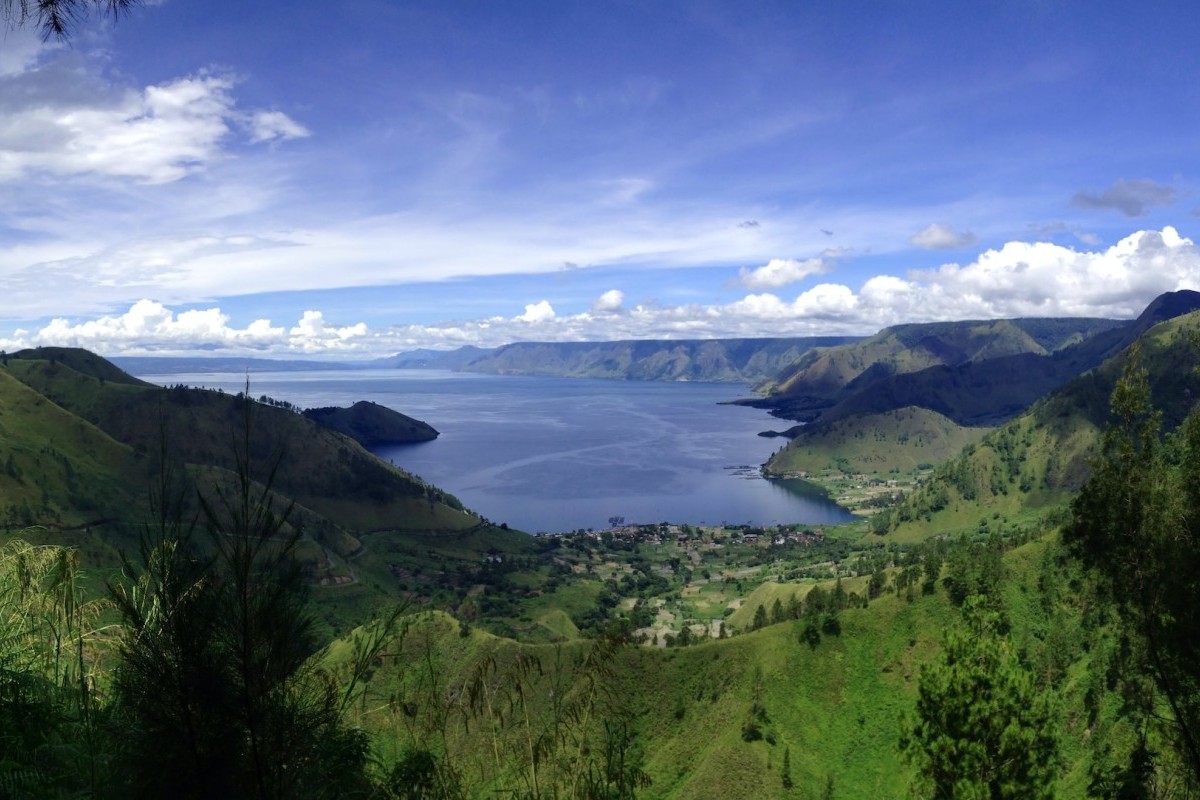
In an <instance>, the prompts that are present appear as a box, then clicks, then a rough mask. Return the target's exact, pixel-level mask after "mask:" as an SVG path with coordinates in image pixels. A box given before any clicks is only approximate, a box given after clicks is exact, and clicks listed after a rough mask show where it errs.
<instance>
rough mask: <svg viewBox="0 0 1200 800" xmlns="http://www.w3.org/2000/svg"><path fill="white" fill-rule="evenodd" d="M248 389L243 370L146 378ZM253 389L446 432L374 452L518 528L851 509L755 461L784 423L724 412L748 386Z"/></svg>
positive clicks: (455, 378)
mask: <svg viewBox="0 0 1200 800" xmlns="http://www.w3.org/2000/svg"><path fill="white" fill-rule="evenodd" d="M146 377H147V379H149V380H154V381H157V382H159V383H162V384H175V383H185V384H187V385H190V386H206V387H210V388H221V389H224V390H225V391H226V392H238V391H241V390H242V389H243V388H244V386H245V383H246V375H245V374H244V373H204V374H198V373H197V374H180V375H155V376H146ZM250 393H251V394H252V395H253V396H255V397H259V396H261V395H263V394H266V395H269V396H271V397H273V398H275V399H277V400H287V401H289V402H291V403H293V404H295V405H297V406H299V407H301V408H313V407H318V406H330V405H337V406H348V405H350V404H352V403H354V402H356V401H358V400H371V401H374V402H376V403H379V404H381V405H385V406H388V407H390V408H393V409H395V410H397V411H400V412H402V413H404V414H408V415H409V416H412V417H416V418H417V419H421V420H424V421H425V422H428V423H429V424H430V425H432V426H433V427H434V428H436V429H437V430H438V431H440V432H441V436H440V437H439V438H438V439H437V440H435V441H432V442H426V443H422V444H414V445H403V446H396V447H382V448H378V449H377V450H376V453H377V454H378V455H379V456H380V457H382V458H384V459H385V460H390V461H392V462H393V463H395V464H396V466H398V467H401V468H403V469H405V470H408V471H409V472H412V473H415V474H417V475H419V476H421V477H422V478H424V479H425V480H427V481H429V482H430V483H433V484H434V485H436V486H438V487H439V488H441V489H444V490H446V491H448V492H451V493H452V494H454V495H456V496H457V497H458V498H459V499H460V500H461V501H462V502H463V503H464V505H466V506H467V507H468V508H470V509H472V510H474V511H476V512H477V513H479V514H482V515H483V516H485V517H487V518H488V519H490V520H492V521H493V522H496V523H501V522H507V523H508V524H509V525H510V526H512V527H514V528H518V529H520V530H524V531H529V532H531V533H536V532H555V531H567V530H576V529H579V528H597V529H599V528H605V527H608V520H609V518H610V517H614V516H620V517H624V518H625V519H626V520H627V521H629V522H660V521H670V522H678V523H683V522H686V523H691V524H705V523H707V524H717V523H721V522H729V523H751V524H761V525H771V524H775V523H791V522H798V523H806V524H828V523H833V522H842V521H846V520H848V519H852V517H851V516H850V514H849V513H848V512H846V511H845V510H844V509H842V508H840V507H839V506H837V505H836V504H835V503H833V502H832V501H830V500H829V499H828V498H826V497H824V496H823V495H822V494H821V493H820V492H819V491H818V490H817V489H815V488H814V487H812V486H810V485H808V484H805V483H803V482H801V481H768V480H764V479H763V478H762V477H761V476H760V475H759V473H758V465H759V464H761V463H762V462H763V461H765V460H766V459H767V458H768V457H769V456H770V454H771V453H772V452H773V451H774V450H775V449H776V448H778V447H779V446H780V444H781V443H782V441H783V440H781V439H774V438H772V439H768V438H764V437H761V436H758V435H757V433H758V432H759V431H763V430H768V429H779V428H781V427H785V426H786V424H787V423H784V422H782V421H781V420H777V419H774V418H772V417H770V416H769V415H768V414H766V413H765V412H762V411H759V410H757V409H750V408H744V407H741V406H728V405H719V403H721V402H722V401H727V400H731V399H734V398H736V397H739V396H745V395H746V394H747V390H746V387H745V386H741V385H731V384H703V383H653V382H630V381H604V380H586V379H574V378H531V377H514V376H490V375H472V374H466V373H456V372H447V371H441V370H387V371H384V370H356V371H308V372H261V373H252V374H251V375H250Z"/></svg>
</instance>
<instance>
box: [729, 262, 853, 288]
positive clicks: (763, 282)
mask: <svg viewBox="0 0 1200 800" xmlns="http://www.w3.org/2000/svg"><path fill="white" fill-rule="evenodd" d="M830 267H831V265H830V264H829V263H828V262H827V261H825V260H824V259H821V258H808V259H805V260H804V261H797V260H795V259H792V258H772V259H771V260H770V261H768V262H767V263H766V264H764V265H763V266H761V267H757V268H755V269H746V268H745V267H743V268H742V269H741V270H740V271H739V272H738V282H739V283H740V284H741V285H742V286H744V287H746V288H747V289H778V288H779V287H781V286H787V285H788V284H789V283H796V282H798V281H802V280H804V279H805V278H808V277H810V276H812V275H821V274H823V273H825V272H828V271H829V270H830Z"/></svg>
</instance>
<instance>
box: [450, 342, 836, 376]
mask: <svg viewBox="0 0 1200 800" xmlns="http://www.w3.org/2000/svg"><path fill="white" fill-rule="evenodd" d="M848 341H854V337H846V336H825V337H809V338H794V339H714V340H707V341H661V340H641V341H628V342H518V343H516V344H510V345H507V346H505V347H501V348H498V349H497V350H495V351H494V352H493V353H491V354H490V355H485V356H483V357H481V358H479V359H476V360H474V361H472V362H471V363H469V364H467V365H466V366H464V367H463V369H464V370H466V371H468V372H485V373H492V374H502V375H545V376H553V377H570V378H614V379H619V380H639V381H737V382H750V383H753V382H757V381H761V380H764V379H766V378H768V377H770V376H772V375H774V374H775V373H777V372H778V371H779V370H780V369H782V368H783V367H785V366H786V365H788V364H791V363H792V362H794V361H795V360H796V359H798V358H800V357H801V356H802V355H803V354H804V353H807V352H808V351H810V350H811V349H812V348H814V347H829V346H834V345H838V344H843V343H845V342H848Z"/></svg>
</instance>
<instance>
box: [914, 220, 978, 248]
mask: <svg viewBox="0 0 1200 800" xmlns="http://www.w3.org/2000/svg"><path fill="white" fill-rule="evenodd" d="M909 241H911V242H912V243H913V244H914V245H915V246H917V247H920V248H922V249H925V250H957V249H960V248H963V247H970V246H971V245H973V244H975V242H976V241H977V240H976V237H975V234H973V233H971V232H970V231H963V232H961V233H960V232H958V231H956V230H954V228H951V227H950V226H949V225H942V224H940V223H937V222H935V223H933V224H932V225H929V226H928V227H926V228H924V229H923V230H922V231H921V232H920V233H917V234H914V235H913V237H912V238H911V239H910V240H909Z"/></svg>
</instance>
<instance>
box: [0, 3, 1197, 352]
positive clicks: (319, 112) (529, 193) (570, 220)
mask: <svg viewBox="0 0 1200 800" xmlns="http://www.w3.org/2000/svg"><path fill="white" fill-rule="evenodd" d="M1184 14H1186V15H1188V16H1190V15H1191V14H1192V12H1191V10H1190V8H1189V7H1183V6H1178V7H1177V6H1176V5H1175V4H1169V3H1168V4H1155V5H1151V6H1144V7H1143V6H1138V7H1124V6H1120V5H1117V4H1106V5H1105V6H1104V7H1103V8H1102V9H1101V10H1100V11H1098V10H1097V7H1096V6H1095V4H1092V3H1084V2H1082V0H1063V1H1062V2H1056V3H1053V4H1046V3H1041V2H1034V0H1017V2H1012V3H1004V4H1000V5H999V6H996V7H987V6H970V7H966V6H963V5H962V4H961V3H957V2H953V1H952V0H933V2H931V3H928V4H924V5H921V6H919V7H918V6H911V5H903V4H896V5H880V6H873V7H872V8H871V9H870V11H869V12H864V10H863V9H861V8H858V7H856V6H854V5H852V4H829V5H827V6H821V5H801V4H796V3H792V2H787V0H764V2H761V3H755V4H753V5H752V6H745V5H744V4H734V3H729V2H723V1H722V0H711V1H710V0H704V2H695V3H694V2H681V1H679V2H676V1H673V0H667V2H663V3H654V4H630V3H626V2H621V1H620V0H564V2H561V3H554V4H532V5H531V4H482V5H476V6H473V7H471V8H469V9H461V8H455V7H448V6H446V5H445V4H442V3H436V2H432V0H412V1H411V2H405V3H402V4H332V5H331V4H329V3H323V2H317V0H289V2H287V3H284V2H283V0H263V1H262V2H259V3H254V4H251V5H250V6H248V7H246V8H239V9H238V10H237V14H236V16H235V15H234V14H232V13H231V12H229V11H227V10H225V9H216V10H214V9H212V8H210V7H209V6H207V5H204V4H197V3H188V2H184V1H183V0H163V2H156V3H152V4H150V3H148V4H145V5H140V6H138V7H137V8H135V9H133V10H132V11H131V12H130V13H129V14H127V15H123V16H122V17H121V19H120V20H119V21H118V22H116V23H115V24H114V23H111V22H109V21H102V20H101V19H99V18H98V17H96V16H92V17H87V18H84V19H82V20H81V21H80V22H79V25H78V30H76V31H75V32H73V34H72V38H71V40H70V42H69V43H61V42H53V41H51V42H43V41H41V39H40V37H39V33H38V31H36V30H31V29H28V28H18V29H16V30H9V31H6V32H5V33H4V38H3V40H2V41H0V111H2V112H3V113H2V114H0V119H3V120H4V121H3V123H2V124H0V298H2V299H0V349H5V350H9V351H11V350H17V349H22V348H25V347H32V346H37V345H60V346H77V347H83V348H87V349H90V350H94V351H97V352H100V351H103V352H105V353H108V354H113V355H117V354H128V355H136V354H147V353H149V352H153V351H166V350H170V351H171V352H172V353H175V354H192V353H196V354H199V353H200V352H203V351H209V352H214V353H219V354H222V355H233V356H247V355H251V354H252V355H253V356H254V357H268V358H287V359H293V358H321V359H328V358H355V359H360V358H361V359H369V358H377V357H384V356H386V355H388V354H393V353H397V352H403V351H408V350H413V349H421V348H428V349H453V348H456V347H459V346H463V345H476V346H481V347H495V346H500V345H502V344H507V343H512V342H522V341H546V342H559V341H620V340H646V339H652V340H657V339H728V338H761V337H771V336H812V335H854V336H864V335H870V334H871V333H874V332H875V331H877V330H879V329H881V328H885V327H888V326H889V325H894V324H897V323H901V322H936V321H950V320H957V319H968V318H970V319H999V318H1011V317H1031V316H1043V317H1053V316H1069V317H1102V318H1128V317H1132V316H1134V315H1136V313H1137V311H1138V310H1139V309H1140V308H1143V307H1144V306H1145V305H1146V304H1147V303H1149V302H1150V301H1151V300H1152V299H1153V298H1154V297H1155V296H1157V295H1159V294H1161V293H1162V292H1166V291H1173V290H1178V289H1200V247H1198V246H1197V244H1196V237H1197V236H1198V235H1200V150H1198V149H1197V148H1196V146H1195V131H1196V130H1200V103H1196V102H1193V100H1194V99H1195V95H1196V88H1195V85H1194V81H1193V78H1192V76H1194V75H1195V74H1196V73H1197V71H1198V68H1200V50H1197V48H1195V47H1194V42H1193V40H1192V39H1193V37H1192V36H1191V35H1190V34H1191V26H1189V25H1186V24H1180V20H1181V15H1184ZM264 32H269V35H264Z"/></svg>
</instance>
